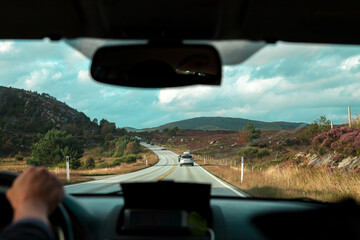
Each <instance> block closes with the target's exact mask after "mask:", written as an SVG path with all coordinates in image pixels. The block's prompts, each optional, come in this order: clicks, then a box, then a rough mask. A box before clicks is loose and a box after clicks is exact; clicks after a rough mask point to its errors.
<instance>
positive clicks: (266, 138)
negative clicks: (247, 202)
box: [149, 116, 360, 202]
mask: <svg viewBox="0 0 360 240" xmlns="http://www.w3.org/2000/svg"><path fill="white" fill-rule="evenodd" d="M149 140H151V141H154V142H155V143H156V144H158V145H167V146H168V148H169V149H170V150H172V151H174V152H176V153H178V154H181V153H182V152H184V151H191V152H192V153H193V154H194V156H195V161H196V162H197V163H198V164H200V165H202V166H203V167H204V168H206V169H207V170H208V171H210V172H212V173H213V174H215V175H217V176H219V177H220V178H222V179H224V180H225V181H228V182H229V183H231V184H233V185H234V186H237V187H239V188H240V189H243V190H245V191H247V192H248V193H249V194H250V195H252V196H254V197H265V198H300V197H308V198H313V199H319V200H324V201H330V202H332V201H339V200H341V199H344V198H347V197H352V198H355V199H356V200H357V201H360V187H359V186H360V174H359V173H360V118H357V119H355V120H353V124H352V128H349V127H348V126H347V125H336V126H334V127H333V129H331V122H330V121H329V120H328V119H327V118H326V117H325V116H321V117H319V119H317V120H316V121H314V122H313V123H311V124H310V125H308V127H306V128H301V129H288V130H278V131H260V130H259V129H256V128H255V127H254V125H253V124H251V123H248V124H247V125H246V126H245V127H244V128H243V129H242V131H239V132H230V131H196V130H181V129H179V131H178V132H177V133H176V134H175V135H174V136H169V135H166V133H164V132H157V133H154V132H153V133H152V135H151V138H150V139H149ZM241 157H244V158H245V170H244V181H243V183H241V179H240V176H241V174H240V163H241Z"/></svg>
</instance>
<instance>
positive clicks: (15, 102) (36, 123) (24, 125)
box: [0, 87, 91, 132]
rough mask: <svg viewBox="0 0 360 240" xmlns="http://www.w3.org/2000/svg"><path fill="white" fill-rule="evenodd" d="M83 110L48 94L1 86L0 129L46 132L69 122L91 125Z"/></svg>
mask: <svg viewBox="0 0 360 240" xmlns="http://www.w3.org/2000/svg"><path fill="white" fill-rule="evenodd" d="M90 122H91V121H90V119H89V118H88V117H87V116H86V115H85V114H84V113H82V112H78V111H77V110H75V109H73V108H71V107H69V106H68V105H66V104H65V103H62V102H60V101H58V100H56V98H54V97H52V96H50V95H49V94H46V93H42V94H39V93H37V92H32V91H26V90H22V89H16V88H8V87H0V128H2V129H13V130H21V131H25V132H44V131H46V130H47V129H50V128H52V127H57V128H61V127H63V126H64V125H66V124H82V125H86V124H90Z"/></svg>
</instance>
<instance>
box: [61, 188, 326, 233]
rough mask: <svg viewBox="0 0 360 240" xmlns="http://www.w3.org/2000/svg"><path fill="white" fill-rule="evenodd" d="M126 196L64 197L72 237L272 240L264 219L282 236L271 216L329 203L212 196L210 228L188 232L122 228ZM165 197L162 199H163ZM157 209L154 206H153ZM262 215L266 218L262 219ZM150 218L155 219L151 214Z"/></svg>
mask: <svg viewBox="0 0 360 240" xmlns="http://www.w3.org/2000/svg"><path fill="white" fill-rule="evenodd" d="M195 197H196V196H195ZM125 199H126V197H124V196H123V195H119V194H74V195H68V196H66V198H65V200H64V206H65V207H66V209H67V211H68V213H69V216H70V219H71V221H72V226H73V232H74V237H75V239H169V238H174V239H272V236H271V235H268V233H267V231H266V227H264V226H263V224H262V221H264V220H265V221H266V222H267V224H265V225H266V226H273V225H274V228H273V230H272V231H274V232H278V233H280V235H276V238H277V239H282V238H281V236H282V235H283V234H282V233H286V232H287V231H285V230H284V229H283V228H279V226H278V225H277V224H278V223H280V222H281V220H280V221H279V220H277V222H276V223H275V222H272V221H271V219H276V218H278V214H284V213H286V214H290V218H289V217H287V218H286V219H284V220H286V221H293V220H291V219H295V218H296V216H297V215H298V214H299V213H306V212H310V213H312V212H313V211H319V210H320V209H323V208H327V206H328V205H327V204H324V203H320V202H303V201H299V200H270V199H253V198H240V197H216V196H212V197H211V198H210V201H209V209H210V215H211V218H210V220H209V221H208V228H210V229H211V232H208V233H206V234H200V235H199V234H198V235H196V234H195V235H191V234H190V235H189V234H184V232H181V231H177V230H175V229H171V228H169V229H168V230H170V231H166V230H167V229H166V227H162V228H161V226H155V225H154V226H153V227H152V228H147V229H146V228H143V229H140V228H139V229H134V231H130V232H129V231H128V232H126V231H123V228H124V217H125V216H124V214H123V213H124V209H125V208H127V207H126V203H125ZM186 199H187V201H188V202H189V203H190V204H191V203H192V202H193V203H194V204H195V205H196V203H195V202H196V201H197V199H196V198H192V197H191V196H187V197H186ZM167 200H168V199H164V201H167ZM156 201H158V199H157V200H156ZM181 201H184V199H181ZM139 202H140V203H141V202H143V204H144V206H147V207H146V208H147V209H148V210H149V209H150V208H151V207H149V206H150V205H149V203H151V204H153V202H152V201H151V196H148V198H143V197H141V196H140V197H139ZM159 204H164V205H165V206H166V209H167V210H166V209H165V208H163V209H162V211H169V212H170V211H174V210H179V209H183V207H182V206H181V204H180V205H178V204H179V202H176V201H175V202H174V203H171V202H170V203H162V202H161V201H159ZM173 204H174V205H173ZM155 205H156V204H155ZM158 206H159V205H158ZM169 206H172V207H169ZM157 208H158V207H155V206H154V209H157ZM137 209H139V207H137ZM184 209H186V206H185V207H184ZM150 211H151V210H150ZM264 217H265V219H263V218H264ZM269 218H270V220H269ZM152 220H153V221H156V219H155V218H154V217H153V218H152ZM286 221H285V222H286ZM293 222H294V223H295V222H296V221H293ZM156 228H159V229H161V231H160V232H159V231H156ZM172 230H174V231H172ZM161 232H162V233H161Z"/></svg>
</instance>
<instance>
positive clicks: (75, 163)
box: [70, 158, 81, 170]
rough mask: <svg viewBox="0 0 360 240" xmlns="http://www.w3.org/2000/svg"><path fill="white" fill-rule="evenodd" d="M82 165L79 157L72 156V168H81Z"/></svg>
mask: <svg viewBox="0 0 360 240" xmlns="http://www.w3.org/2000/svg"><path fill="white" fill-rule="evenodd" d="M80 167H81V161H80V159H79V158H70V168H71V169H74V170H76V169H79V168H80Z"/></svg>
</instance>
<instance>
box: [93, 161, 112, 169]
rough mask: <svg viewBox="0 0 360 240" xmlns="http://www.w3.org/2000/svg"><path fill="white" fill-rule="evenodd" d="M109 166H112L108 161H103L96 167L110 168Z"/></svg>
mask: <svg viewBox="0 0 360 240" xmlns="http://www.w3.org/2000/svg"><path fill="white" fill-rule="evenodd" d="M108 167H110V166H109V164H107V163H106V162H101V163H99V164H97V165H96V168H108Z"/></svg>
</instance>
